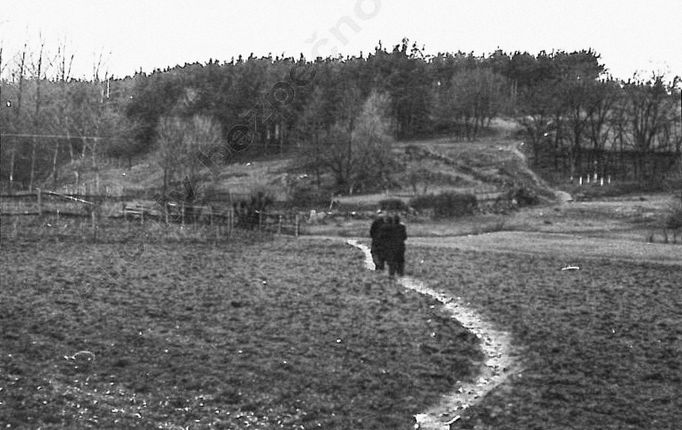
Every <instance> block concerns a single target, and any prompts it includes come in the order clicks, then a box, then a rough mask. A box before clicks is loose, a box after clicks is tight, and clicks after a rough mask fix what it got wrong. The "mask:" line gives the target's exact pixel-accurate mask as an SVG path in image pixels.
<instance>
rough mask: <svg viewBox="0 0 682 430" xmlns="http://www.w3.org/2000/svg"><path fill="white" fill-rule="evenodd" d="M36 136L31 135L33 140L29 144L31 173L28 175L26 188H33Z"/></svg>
mask: <svg viewBox="0 0 682 430" xmlns="http://www.w3.org/2000/svg"><path fill="white" fill-rule="evenodd" d="M36 145H37V142H36V137H35V136H34V137H33V141H32V144H31V173H30V176H29V182H28V189H29V190H33V180H34V179H35V171H36Z"/></svg>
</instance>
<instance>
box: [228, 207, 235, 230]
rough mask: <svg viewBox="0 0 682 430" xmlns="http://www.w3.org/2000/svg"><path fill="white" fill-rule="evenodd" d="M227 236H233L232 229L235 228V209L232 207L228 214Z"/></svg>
mask: <svg viewBox="0 0 682 430" xmlns="http://www.w3.org/2000/svg"><path fill="white" fill-rule="evenodd" d="M227 221H228V222H227V227H228V230H227V234H228V236H230V235H232V229H233V228H234V208H233V207H232V206H230V210H229V211H228V212H227Z"/></svg>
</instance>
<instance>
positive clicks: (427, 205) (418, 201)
mask: <svg viewBox="0 0 682 430" xmlns="http://www.w3.org/2000/svg"><path fill="white" fill-rule="evenodd" d="M410 206H411V207H413V208H415V209H416V210H418V211H421V210H424V209H429V210H433V216H434V218H454V217H458V216H463V215H471V214H473V213H474V211H475V210H476V208H477V206H478V203H477V201H476V196H474V195H473V194H461V193H455V192H452V191H447V192H443V193H440V194H427V195H423V196H418V197H415V198H413V199H412V200H410Z"/></svg>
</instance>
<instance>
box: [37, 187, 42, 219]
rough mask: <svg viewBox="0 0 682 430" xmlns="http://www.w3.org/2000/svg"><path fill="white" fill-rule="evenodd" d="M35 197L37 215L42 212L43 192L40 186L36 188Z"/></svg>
mask: <svg viewBox="0 0 682 430" xmlns="http://www.w3.org/2000/svg"><path fill="white" fill-rule="evenodd" d="M36 198H37V199H38V215H42V214H43V193H42V191H40V188H36Z"/></svg>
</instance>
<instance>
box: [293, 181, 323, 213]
mask: <svg viewBox="0 0 682 430" xmlns="http://www.w3.org/2000/svg"><path fill="white" fill-rule="evenodd" d="M330 194H331V193H330V192H329V191H325V190H320V189H319V188H317V187H314V186H313V185H309V184H300V185H297V186H295V187H293V188H292V189H291V191H290V192H289V199H288V203H289V204H290V205H291V206H293V207H298V208H310V207H316V206H320V205H328V204H329V195H330Z"/></svg>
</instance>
